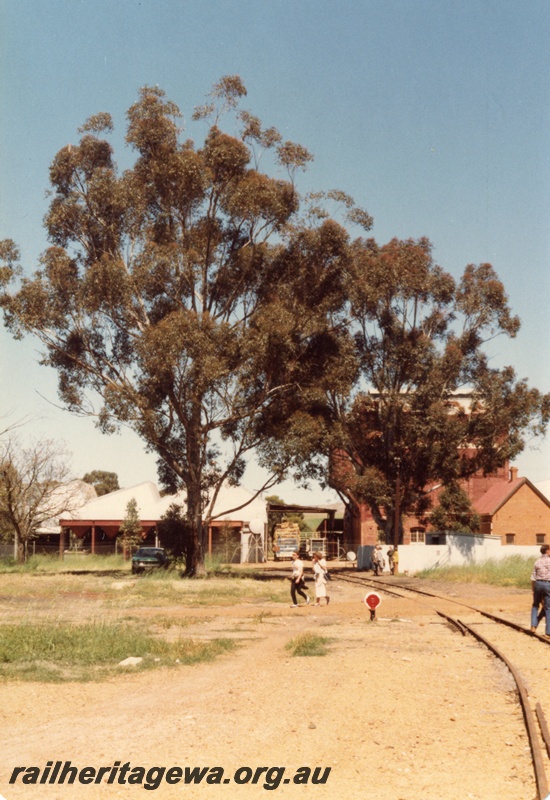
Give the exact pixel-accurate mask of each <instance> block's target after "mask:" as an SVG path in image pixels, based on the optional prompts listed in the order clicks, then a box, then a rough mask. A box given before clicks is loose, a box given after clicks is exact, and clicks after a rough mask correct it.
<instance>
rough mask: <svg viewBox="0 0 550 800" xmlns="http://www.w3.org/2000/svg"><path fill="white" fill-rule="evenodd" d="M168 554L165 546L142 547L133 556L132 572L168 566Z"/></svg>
mask: <svg viewBox="0 0 550 800" xmlns="http://www.w3.org/2000/svg"><path fill="white" fill-rule="evenodd" d="M167 566H168V554H167V552H166V550H165V549H164V547H140V548H139V550H137V551H136V552H135V553H134V555H133V556H132V572H133V573H134V574H136V573H137V572H145V570H147V569H157V568H158V567H164V568H166V567H167Z"/></svg>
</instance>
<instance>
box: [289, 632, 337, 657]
mask: <svg viewBox="0 0 550 800" xmlns="http://www.w3.org/2000/svg"><path fill="white" fill-rule="evenodd" d="M329 641H330V640H329V639H327V638H326V637H325V636H317V634H314V633H302V634H300V635H299V636H296V637H295V638H294V639H291V640H290V642H287V644H286V645H285V647H286V649H287V650H289V651H290V653H291V655H293V656H326V654H327V652H328V651H327V644H328V642H329Z"/></svg>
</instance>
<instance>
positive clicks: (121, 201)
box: [0, 76, 371, 572]
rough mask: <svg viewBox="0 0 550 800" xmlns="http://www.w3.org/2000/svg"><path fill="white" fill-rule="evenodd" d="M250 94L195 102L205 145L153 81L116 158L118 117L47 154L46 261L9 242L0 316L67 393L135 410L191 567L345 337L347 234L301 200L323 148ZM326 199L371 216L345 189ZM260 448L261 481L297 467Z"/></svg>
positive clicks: (111, 417) (361, 217) (229, 79)
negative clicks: (290, 131) (34, 263)
mask: <svg viewBox="0 0 550 800" xmlns="http://www.w3.org/2000/svg"><path fill="white" fill-rule="evenodd" d="M245 94H246V90H245V87H244V86H243V84H242V82H241V80H240V78H239V77H238V76H226V77H225V78H222V79H221V80H220V82H219V83H218V84H216V85H215V86H214V88H213V91H212V93H211V95H210V98H209V102H208V103H207V104H206V105H205V106H202V107H200V108H198V109H196V111H195V114H194V119H195V120H196V121H197V122H198V123H199V124H202V125H204V123H205V121H206V124H207V132H206V136H205V138H204V141H203V143H202V144H201V146H196V145H195V144H194V143H193V142H192V141H190V140H189V139H187V140H184V139H183V138H182V136H181V129H180V128H179V127H178V121H179V119H180V112H179V109H178V108H177V106H176V105H175V104H174V103H172V102H170V101H168V100H167V99H166V97H165V94H164V92H163V91H161V90H160V89H158V88H152V87H145V88H143V89H142V90H141V91H140V95H139V99H138V101H137V102H136V103H135V104H134V105H133V106H132V107H131V108H130V110H129V111H128V115H127V117H128V126H127V134H126V142H127V144H128V145H129V146H130V148H131V149H132V150H133V152H134V153H135V161H134V163H133V165H132V166H131V167H130V168H128V169H126V170H125V171H123V172H122V173H121V172H120V171H119V170H118V168H117V165H116V163H115V160H114V154H113V148H112V146H111V144H110V143H109V141H108V140H107V138H106V137H107V135H108V134H109V133H110V132H111V131H112V128H113V124H112V120H111V117H110V115H109V114H106V113H100V114H97V115H95V116H93V117H91V118H90V119H89V120H88V121H87V122H86V124H85V125H84V126H83V127H82V128H81V129H80V131H79V133H80V135H81V138H80V140H79V142H78V144H75V145H68V146H66V147H63V148H62V149H61V150H60V151H59V152H58V153H57V155H56V156H55V158H54V161H53V163H52V166H51V169H50V180H51V203H50V207H49V211H48V213H47V216H46V220H45V225H46V230H47V234H48V239H49V242H50V246H49V247H48V248H47V249H46V250H45V251H44V253H43V255H42V257H41V260H40V265H39V269H38V270H37V271H36V272H35V273H34V274H33V275H32V276H30V275H29V274H26V272H25V271H23V270H22V268H21V266H20V264H19V254H18V252H17V247H16V246H15V244H14V243H13V242H11V241H5V242H3V243H2V244H1V246H0V255H1V256H2V257H3V267H2V268H1V269H0V283H1V284H2V286H3V294H2V297H1V303H2V305H3V308H4V313H5V320H6V324H7V325H8V326H9V327H10V328H11V330H12V332H13V333H14V335H15V336H23V335H24V334H27V333H31V334H34V335H35V336H37V337H38V338H39V339H40V341H41V342H42V345H43V363H44V364H46V365H49V366H51V367H53V368H54V369H55V370H57V373H58V376H59V393H60V397H61V399H62V401H63V403H64V404H65V405H66V407H67V408H68V409H70V410H71V411H73V412H75V413H80V414H90V415H95V416H96V418H97V421H98V425H99V427H100V428H101V430H102V431H103V432H105V433H110V432H112V431H114V430H115V429H116V427H117V426H118V425H120V424H126V425H129V426H130V427H131V428H133V429H134V430H135V431H137V433H138V434H139V435H140V436H141V437H142V439H143V441H144V442H145V444H146V447H147V448H148V449H149V450H150V451H153V452H154V453H156V454H157V455H158V467H159V474H160V478H161V480H162V482H163V484H164V485H165V487H166V488H168V489H172V490H173V489H177V488H180V487H184V488H185V490H186V494H187V508H186V512H185V513H186V521H187V524H188V525H189V529H190V531H191V537H192V547H191V548H190V550H189V551H188V552H189V554H190V555H189V563H188V570H189V571H190V572H200V571H201V570H202V567H203V557H204V546H205V530H206V526H207V524H208V522H209V519H210V518H211V515H212V508H213V504H214V502H215V500H216V497H217V494H218V492H219V489H220V487H221V486H222V484H223V483H224V482H226V481H229V482H231V481H234V482H238V481H239V479H240V478H241V477H242V475H243V471H244V469H245V465H246V460H247V456H248V455H249V454H250V453H251V452H252V451H254V450H256V449H257V448H259V447H260V445H261V444H262V443H265V442H266V440H267V439H268V438H269V436H270V434H271V425H270V422H269V419H270V418H271V417H272V416H273V415H274V416H276V417H278V418H281V417H283V416H284V415H287V414H290V413H292V409H293V408H294V405H295V404H296V402H297V401H299V399H300V398H301V397H302V396H303V395H304V394H307V393H308V392H309V391H311V390H312V387H313V386H314V385H315V384H316V383H318V382H319V380H321V379H322V377H323V375H325V374H326V371H327V369H329V368H330V364H331V360H332V363H333V361H334V354H335V348H336V350H337V342H338V340H339V337H340V336H341V328H340V327H339V324H338V323H339V322H340V318H339V314H340V311H341V309H342V307H343V296H342V288H343V273H344V271H345V269H346V266H347V264H348V260H349V258H348V253H349V241H348V234H347V232H346V230H345V228H344V227H342V226H341V225H340V224H337V223H336V222H335V221H333V220H332V219H330V218H328V217H327V216H326V215H325V214H324V212H322V210H321V207H320V203H319V198H318V197H316V198H315V201H314V202H315V205H314V206H313V205H312V204H310V205H309V206H308V209H309V211H308V212H307V213H306V212H303V211H302V209H301V198H300V195H299V193H298V190H297V187H296V184H295V179H296V176H297V174H298V172H299V171H300V170H302V169H303V168H305V167H306V165H307V163H308V161H310V160H311V156H310V155H309V153H308V152H307V151H306V150H305V149H304V148H303V147H301V146H299V145H296V144H294V143H292V142H285V141H283V140H282V137H281V135H280V134H279V132H278V131H277V130H276V129H275V128H267V129H266V128H264V127H262V124H261V122H260V120H259V119H258V118H257V117H255V116H253V115H252V114H250V113H248V112H242V111H241V112H240V111H238V103H239V101H240V99H241V98H242V97H243V96H244V95H245ZM222 114H224V120H230V121H231V122H232V124H233V125H234V130H233V131H232V133H231V134H229V133H227V132H224V131H223V130H222V128H221V121H220V120H221V115H222ZM201 121H202V122H201ZM236 130H238V132H235V131H236ZM261 158H264V159H265V162H266V163H267V165H268V166H269V171H270V173H271V174H268V173H267V171H261V170H260V159H261ZM331 201H337V202H338V201H339V202H340V203H341V204H342V203H343V206H344V208H345V213H346V214H347V216H348V218H349V219H351V220H352V222H353V223H355V224H357V223H358V224H360V225H362V226H363V228H365V229H368V228H369V227H370V224H371V220H370V217H369V216H368V215H367V214H366V213H365V212H362V211H361V210H360V209H357V208H356V207H354V204H353V202H352V201H351V199H350V198H349V197H347V196H345V195H342V194H340V193H332V195H331ZM310 212H311V213H310ZM331 354H332V355H331ZM258 452H259V450H258ZM265 452H266V453H267V454H268V455H266V459H265V463H266V464H267V463H268V461H269V463H270V466H271V468H272V469H271V472H270V473H269V476H268V478H267V479H266V480H265V482H264V483H263V484H262V485H260V486H257V490H258V491H261V490H263V489H266V488H268V487H269V486H272V485H274V483H275V482H277V481H278V480H279V479H280V478H281V477H282V476H283V475H284V473H285V470H286V467H287V465H286V464H285V463H284V460H277V458H276V457H273V458H271V457H270V456H269V448H266V450H265ZM271 455H273V456H274V453H273V452H272V453H271ZM228 510H229V509H224V511H228Z"/></svg>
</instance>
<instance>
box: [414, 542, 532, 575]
mask: <svg viewBox="0 0 550 800" xmlns="http://www.w3.org/2000/svg"><path fill="white" fill-rule="evenodd" d="M516 555H517V556H524V557H526V558H532V559H533V560H535V559H537V558H539V556H540V545H503V544H501V539H500V536H472V535H471V534H469V535H464V534H459V533H448V534H446V543H445V544H427V545H423V544H411V545H401V547H400V548H399V572H400V573H401V574H403V573H404V572H408V574H409V575H414V574H415V573H416V572H420V571H421V570H424V569H432V568H434V567H450V566H453V567H454V566H465V565H468V564H481V563H483V562H484V561H491V560H493V561H498V560H500V559H502V558H508V557H509V556H516Z"/></svg>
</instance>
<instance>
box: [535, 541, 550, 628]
mask: <svg viewBox="0 0 550 800" xmlns="http://www.w3.org/2000/svg"><path fill="white" fill-rule="evenodd" d="M549 550H550V545H549V544H543V545H542V547H541V548H540V552H541V557H540V558H538V559H537V560H536V561H535V563H534V565H533V572H532V573H531V585H532V587H533V605H532V607H531V633H535V631H536V629H537V625H538V623H539V621H540V619H541V617H540V616H539V614H540V612H539V607H540V605H541V604H543V605H544V611H545V617H546V633H545V637H546V638H547V639H550V555H549V553H548V551H549Z"/></svg>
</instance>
